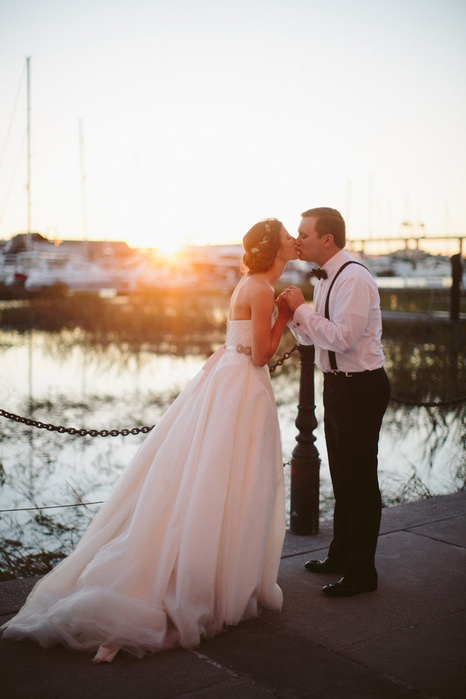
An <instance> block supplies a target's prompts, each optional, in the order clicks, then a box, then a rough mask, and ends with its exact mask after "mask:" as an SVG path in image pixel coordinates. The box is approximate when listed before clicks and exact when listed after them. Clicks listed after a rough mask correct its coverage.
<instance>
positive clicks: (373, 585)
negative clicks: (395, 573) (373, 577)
mask: <svg viewBox="0 0 466 699" xmlns="http://www.w3.org/2000/svg"><path fill="white" fill-rule="evenodd" d="M375 590H377V582H373V581H370V582H358V583H356V582H347V581H346V580H345V578H342V579H341V580H339V581H338V582H335V583H330V585H325V587H323V588H322V592H324V593H325V594H326V595H328V597H354V595H360V594H361V593H362V592H374V591H375Z"/></svg>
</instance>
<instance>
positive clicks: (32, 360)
mask: <svg viewBox="0 0 466 699" xmlns="http://www.w3.org/2000/svg"><path fill="white" fill-rule="evenodd" d="M290 342H291V340H290ZM387 355H388V361H387V368H388V370H389V371H390V369H391V368H393V367H391V364H392V359H391V353H390V348H388V350H387ZM204 361H205V356H202V355H198V354H188V355H186V356H174V355H172V354H157V353H154V352H152V351H149V350H147V349H141V350H139V351H137V352H136V351H132V350H131V348H130V347H128V346H126V345H121V344H113V343H106V344H105V345H102V344H96V343H91V342H90V340H89V339H88V337H87V336H86V335H85V334H84V333H83V332H82V331H77V330H75V331H61V332H59V333H51V332H41V331H34V332H29V333H18V332H14V331H8V332H0V407H1V408H3V409H4V410H7V411H9V412H13V413H16V414H19V415H25V416H30V417H33V418H34V419H35V420H41V421H43V422H47V423H53V424H61V425H65V426H72V427H79V428H81V427H84V428H86V429H98V430H100V429H123V428H132V427H137V426H142V425H149V426H151V425H153V424H156V423H157V422H158V420H159V419H160V417H161V415H162V414H163V412H164V411H165V409H166V408H167V406H168V405H169V404H170V402H171V401H172V400H173V399H174V398H175V397H176V395H177V394H178V392H179V391H180V390H181V389H182V388H183V386H184V385H186V383H187V382H188V381H189V379H190V378H192V376H194V374H195V373H197V371H199V370H200V368H201V367H202V365H203V363H204ZM315 376H316V416H317V420H318V427H317V429H316V432H315V435H316V446H317V449H318V451H319V453H320V456H321V459H322V467H321V519H327V518H329V517H331V515H332V508H333V501H332V489H331V484H330V477H329V472H328V466H327V455H326V450H325V439H324V435H323V425H322V414H323V407H322V376H321V375H320V372H318V371H316V375H315ZM272 380H273V387H274V392H275V395H276V399H277V404H278V411H279V419H280V426H281V430H282V439H283V462H284V464H286V463H287V462H289V460H290V458H291V452H292V449H293V447H294V444H295V435H296V428H295V425H294V421H295V418H296V406H297V403H298V389H299V360H298V357H297V353H296V354H294V355H293V357H292V359H290V360H289V361H288V362H287V363H286V367H285V369H278V370H277V372H276V373H275V374H274V375H273V379H272ZM397 393H399V389H398V390H397ZM0 420H1V423H0V425H1V428H0V429H1V441H0V481H1V483H2V489H1V492H0V510H5V509H17V508H34V507H43V506H51V505H62V504H70V503H76V502H79V501H81V502H85V503H90V502H95V501H101V500H105V499H106V498H107V497H108V495H109V493H110V492H111V489H112V485H113V483H114V482H115V480H116V479H117V477H118V475H119V473H121V471H122V469H123V468H124V467H125V465H126V464H127V463H128V461H129V460H130V458H131V456H132V455H133V454H134V452H135V451H136V449H137V448H138V446H139V445H140V444H141V442H142V440H143V439H144V435H137V436H133V435H130V436H127V437H121V436H119V437H115V438H114V437H107V438H101V437H96V438H91V437H85V438H83V437H76V436H74V437H73V436H70V435H66V434H64V435H62V434H58V433H55V432H48V431H45V430H38V429H35V428H31V427H27V426H25V425H20V424H18V423H15V422H12V421H8V420H5V419H4V418H0ZM464 440H465V435H464V423H463V420H462V419H459V417H458V411H457V410H456V409H451V410H447V411H444V412H443V413H442V414H441V415H439V414H438V411H434V412H433V411H431V410H426V409H425V408H409V409H406V408H404V407H402V406H398V405H397V404H394V403H392V404H391V405H390V408H389V410H388V412H387V414H386V417H385V420H384V426H383V430H382V434H381V439H380V454H379V457H380V458H379V465H380V471H379V472H380V482H381V489H382V495H383V500H384V503H385V504H386V505H390V504H393V503H397V502H405V501H410V500H416V499H419V498H422V497H428V496H431V495H439V494H445V493H451V492H456V491H457V490H459V489H461V488H463V487H464V483H465V442H464ZM289 471H290V469H289V466H285V478H286V485H287V498H289V479H290V476H289ZM97 509H98V505H88V506H86V507H71V508H61V509H47V510H29V511H19V512H4V513H3V514H2V520H1V522H0V537H3V540H2V542H1V543H0V546H1V550H0V553H3V559H4V561H3V567H4V568H5V562H6V564H7V565H8V558H10V559H11V558H12V557H13V555H14V556H15V561H16V567H17V568H20V569H21V565H23V563H24V566H25V568H24V570H25V571H26V572H27V571H28V570H29V564H30V561H31V560H32V559H33V560H34V561H35V568H34V570H35V571H36V572H37V570H39V571H40V570H42V568H41V566H47V565H48V564H49V563H50V562H55V561H56V560H57V559H58V558H59V557H60V556H62V555H64V554H66V553H68V552H69V551H70V550H71V549H72V548H73V546H74V545H75V544H76V542H77V541H78V539H79V537H80V536H81V534H82V533H83V531H84V529H85V528H86V526H87V524H88V522H89V521H90V519H91V517H92V516H93V514H94V513H95V512H96V511H97ZM287 511H289V506H288V507H287ZM13 550H14V552H15V553H14V554H13V553H12V551H13ZM27 557H28V561H29V563H28V565H26V563H25V562H24V561H25V560H26V558H27ZM22 561H23V563H22ZM10 567H11V566H10ZM44 569H46V568H44ZM23 574H24V571H23Z"/></svg>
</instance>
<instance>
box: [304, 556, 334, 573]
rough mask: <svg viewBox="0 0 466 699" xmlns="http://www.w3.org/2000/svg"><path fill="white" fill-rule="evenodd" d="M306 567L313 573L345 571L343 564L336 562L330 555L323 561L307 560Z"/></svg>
mask: <svg viewBox="0 0 466 699" xmlns="http://www.w3.org/2000/svg"><path fill="white" fill-rule="evenodd" d="M304 567H305V568H306V570H310V571H311V573H343V566H340V565H338V564H337V563H334V562H333V561H331V560H330V558H328V557H327V558H324V560H323V561H307V563H305V564H304Z"/></svg>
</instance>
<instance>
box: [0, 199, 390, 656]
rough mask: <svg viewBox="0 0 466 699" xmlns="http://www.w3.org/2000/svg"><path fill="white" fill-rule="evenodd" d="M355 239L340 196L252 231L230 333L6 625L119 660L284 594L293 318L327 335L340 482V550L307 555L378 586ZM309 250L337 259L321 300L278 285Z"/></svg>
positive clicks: (378, 352)
mask: <svg viewBox="0 0 466 699" xmlns="http://www.w3.org/2000/svg"><path fill="white" fill-rule="evenodd" d="M345 244H346V235H345V222H344V220H343V218H342V216H341V214H339V212H338V211H336V210H335V209H330V208H327V207H320V208H315V209H309V210H308V211H305V212H304V213H303V214H302V215H301V221H300V224H299V229H298V237H297V238H296V239H295V238H293V237H292V236H291V235H290V234H289V233H288V231H287V230H286V229H285V227H284V226H283V224H282V223H281V222H280V221H279V220H278V219H275V218H269V219H265V220H262V221H259V222H258V223H256V224H255V225H254V226H253V227H252V228H251V229H250V230H249V231H248V233H247V234H246V235H245V236H244V238H243V247H244V256H243V265H244V270H245V273H244V275H243V276H242V278H241V280H240V281H239V283H238V284H237V286H236V288H235V290H234V291H233V294H232V297H231V302H230V308H229V314H228V321H227V331H226V338H225V344H224V345H223V346H222V347H221V348H220V350H218V351H217V352H216V353H215V354H214V355H212V357H211V358H210V359H209V360H208V361H207V363H206V365H205V366H204V368H203V369H202V370H201V371H200V372H199V373H198V374H197V375H196V376H195V377H194V378H193V379H192V380H191V381H190V382H189V384H188V385H187V386H186V387H185V388H184V389H183V391H182V392H181V393H180V395H179V396H178V397H177V399H176V400H175V401H174V402H173V403H172V405H171V406H170V407H169V409H168V410H167V412H166V413H165V415H164V416H163V418H162V419H161V421H160V422H159V423H158V425H157V426H156V427H155V428H154V429H153V430H152V432H151V433H150V434H149V435H148V436H147V438H146V439H145V441H144V442H143V443H142V445H141V447H140V448H139V450H138V451H137V453H136V454H135V456H134V457H133V459H132V461H131V462H130V463H129V465H128V466H127V468H126V469H125V471H124V472H123V474H122V476H121V477H120V479H119V480H118V482H117V484H116V486H115V488H114V490H113V492H112V494H111V496H110V497H109V499H108V500H107V502H106V503H105V504H104V505H103V506H102V507H101V509H100V510H99V512H98V513H97V515H96V516H95V518H94V519H93V521H92V522H91V524H90V526H89V528H88V529H87V531H86V532H85V534H84V536H83V537H82V539H81V541H80V542H79V544H78V546H77V547H76V549H75V550H74V551H73V552H72V553H71V554H70V555H69V556H68V557H67V558H66V559H64V560H63V561H62V562H61V563H60V564H59V565H58V566H57V567H56V568H54V569H53V570H52V571H51V572H50V573H48V574H47V575H46V576H45V577H44V578H43V579H42V580H40V581H39V582H38V583H37V584H36V586H35V587H34V589H33V591H32V592H31V594H30V595H29V597H28V599H27V601H26V603H25V605H24V607H23V608H22V609H21V610H20V611H19V613H18V614H17V615H16V616H15V617H13V618H12V619H11V620H10V621H8V622H7V623H6V624H4V626H3V627H2V628H3V629H4V631H3V637H4V638H5V639H7V640H17V641H19V640H21V639H24V638H32V639H35V640H36V641H38V642H39V643H40V644H41V645H42V646H44V647H48V646H51V645H54V644H56V643H61V644H63V645H65V646H67V647H69V648H71V649H74V650H81V651H88V652H93V653H95V656H94V661H95V662H102V661H107V662H110V661H112V660H113V658H114V657H115V655H116V654H117V653H118V651H119V650H124V651H126V652H129V653H131V654H133V655H136V656H138V657H141V656H143V655H145V654H147V653H155V652H159V651H162V650H167V649H170V648H175V647H183V648H192V647H195V646H197V645H199V643H200V641H201V640H202V639H203V638H209V637H212V636H214V635H215V634H217V633H220V632H221V631H223V630H225V629H226V628H227V627H228V626H235V625H237V624H238V623H239V622H241V621H242V620H245V619H250V618H253V617H255V616H258V614H259V613H260V609H261V608H262V607H266V608H269V609H272V610H277V611H279V610H280V609H281V607H282V603H283V593H282V590H281V589H280V587H279V585H278V584H277V578H278V572H279V565H280V556H281V551H282V546H283V540H284V536H285V491H284V475H283V464H282V452H281V440H280V428H279V423H278V415H277V408H276V404H275V399H274V395H273V390H272V385H271V381H270V374H269V370H268V366H267V364H268V362H269V361H270V360H271V359H272V357H273V355H274V354H275V352H276V350H277V347H278V344H279V341H280V338H281V336H282V333H283V331H284V329H285V327H286V326H289V328H290V329H291V331H292V332H293V334H294V335H295V337H296V338H297V339H298V341H299V342H300V343H302V344H314V345H315V347H316V364H317V366H318V368H319V369H320V370H321V371H323V373H324V409H325V415H324V426H325V437H326V443H327V451H328V463H329V468H330V472H331V477H332V483H333V488H334V494H335V513H334V537H333V541H332V543H331V545H330V548H329V552H328V556H327V558H326V559H325V560H323V561H308V562H307V563H306V568H307V569H308V570H310V571H311V572H313V573H341V574H342V578H341V579H340V580H339V581H337V582H334V583H331V584H329V585H326V586H325V587H324V588H323V592H324V593H325V594H326V595H329V596H332V597H342V596H345V597H346V596H352V595H356V594H360V593H364V592H370V591H373V590H375V589H376V588H377V571H376V568H375V563H374V556H375V549H376V544H377V536H378V529H379V524H380V512H381V502H380V491H379V487H378V481H377V446H378V437H379V431H380V425H381V421H382V417H383V414H384V412H385V409H386V405H387V403H388V398H389V385H388V379H387V377H386V374H385V371H384V369H383V362H384V356H383V350H382V346H381V342H380V338H381V331H382V327H381V315H380V305H379V300H378V291H377V286H376V284H375V282H374V280H373V278H372V276H371V274H370V273H369V272H368V270H367V269H366V268H365V267H364V266H362V265H360V264H359V263H357V262H356V260H354V259H353V258H352V257H351V256H350V255H348V253H347V252H346V251H345V250H344V248H345ZM297 257H299V258H300V259H302V260H307V261H312V262H313V263H315V264H317V265H318V266H319V268H321V269H322V272H323V273H326V274H323V275H322V278H321V279H320V280H319V281H318V282H317V284H316V286H315V289H314V299H313V308H311V307H310V306H308V305H307V304H306V303H305V301H304V297H303V295H302V292H301V291H300V290H299V289H298V288H296V287H293V286H291V287H289V288H287V289H285V291H284V292H283V293H282V294H281V295H280V296H279V297H278V299H277V300H276V301H275V298H274V285H275V283H276V282H277V281H278V279H279V277H280V276H281V274H282V273H283V270H284V268H285V266H286V264H287V262H289V261H290V260H293V259H297ZM324 277H325V278H324ZM330 292H331V293H330ZM276 307H278V313H277V314H276V315H275V308H276Z"/></svg>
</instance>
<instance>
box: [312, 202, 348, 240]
mask: <svg viewBox="0 0 466 699" xmlns="http://www.w3.org/2000/svg"><path fill="white" fill-rule="evenodd" d="M301 216H302V217H303V218H310V217H311V216H313V217H315V218H316V219H317V220H316V225H315V230H316V231H317V234H318V237H319V238H322V236H324V235H326V234H327V233H331V235H333V240H334V241H335V245H336V246H337V247H338V248H344V247H345V245H346V226H345V219H344V218H343V216H342V215H341V214H340V212H339V211H337V210H336V209H331V208H330V207H328V206H318V207H317V208H315V209H308V210H307V211H303V213H302V214H301Z"/></svg>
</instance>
